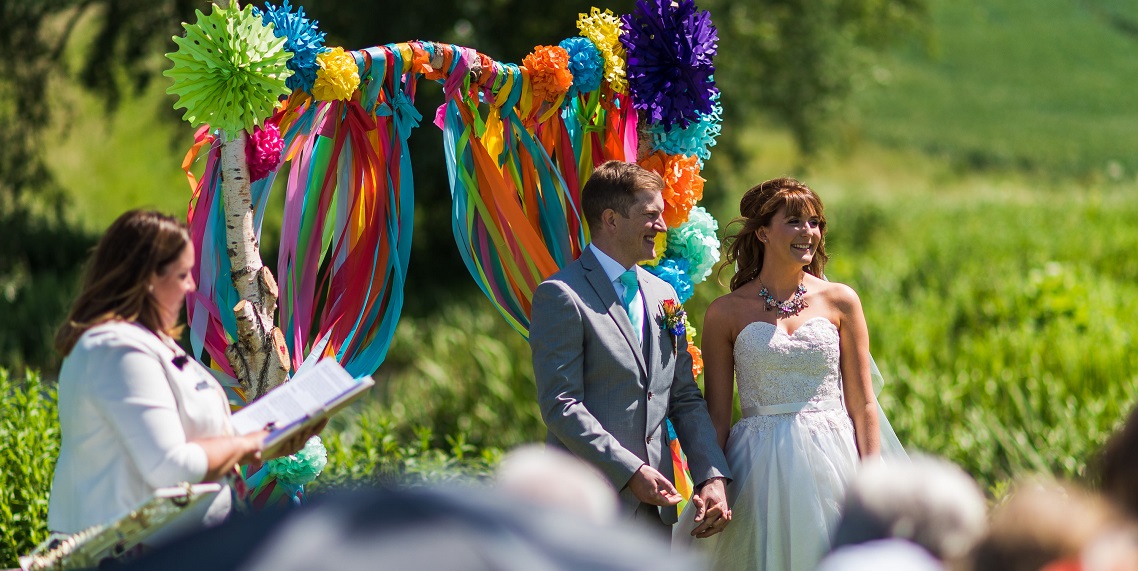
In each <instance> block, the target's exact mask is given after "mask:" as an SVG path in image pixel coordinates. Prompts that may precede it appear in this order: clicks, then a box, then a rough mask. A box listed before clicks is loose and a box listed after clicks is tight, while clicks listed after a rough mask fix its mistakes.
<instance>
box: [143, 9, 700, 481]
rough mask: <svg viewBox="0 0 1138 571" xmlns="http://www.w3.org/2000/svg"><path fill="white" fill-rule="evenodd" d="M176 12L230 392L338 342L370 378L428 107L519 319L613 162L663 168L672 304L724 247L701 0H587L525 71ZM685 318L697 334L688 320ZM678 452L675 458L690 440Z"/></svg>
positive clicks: (208, 281) (298, 24) (209, 335)
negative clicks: (709, 184)
mask: <svg viewBox="0 0 1138 571" xmlns="http://www.w3.org/2000/svg"><path fill="white" fill-rule="evenodd" d="M183 27H184V28H185V30H186V33H185V35H184V36H182V37H175V38H174V41H175V42H176V43H177V44H178V50H177V51H176V52H173V53H170V54H167V57H168V58H169V59H170V60H171V61H172V62H173V64H174V65H173V67H172V68H171V69H169V70H167V71H166V72H164V75H166V76H168V77H170V78H171V79H172V80H173V85H172V86H171V87H170V88H169V89H168V90H167V91H168V93H171V94H175V95H177V96H178V100H177V102H176V103H175V107H176V108H184V109H185V110H186V111H185V116H184V119H186V120H187V121H189V122H190V123H191V125H193V126H195V127H199V128H198V130H197V134H196V137H195V142H194V145H193V146H192V147H191V149H190V150H189V152H188V153H187V154H186V158H185V160H184V162H183V165H182V166H183V169H184V170H185V172H186V175H187V178H188V180H189V184H190V187H191V188H192V191H193V196H192V199H191V202H190V206H189V211H188V216H187V218H188V222H189V227H190V232H191V235H192V239H193V241H194V244H195V246H196V247H197V256H198V259H197V262H196V265H195V268H194V278H195V279H196V280H197V283H198V284H199V286H198V287H199V289H198V291H197V292H196V293H194V294H191V296H190V297H189V298H188V299H187V315H188V321H189V330H190V339H191V345H192V350H193V353H194V355H195V356H196V357H197V358H198V359H199V360H202V361H203V362H205V363H207V364H208V365H209V366H211V367H212V368H213V370H214V371H215V372H216V374H217V376H218V377H219V378H220V379H221V380H222V382H223V384H224V385H225V386H226V388H227V391H229V392H230V395H231V400H233V401H234V402H235V403H245V402H250V401H252V400H253V399H256V398H257V397H258V396H260V395H263V394H264V393H265V392H267V391H268V390H271V389H272V388H273V387H275V386H277V385H280V384H281V383H284V382H286V381H287V380H288V378H289V374H290V372H295V371H296V370H298V369H299V368H301V367H303V366H304V363H305V362H306V361H313V360H315V359H317V358H321V357H334V358H335V359H337V361H339V362H340V363H341V364H342V365H343V366H344V368H345V369H347V370H348V371H349V372H350V373H352V374H353V375H355V376H357V377H362V376H365V375H369V374H371V373H373V372H374V371H375V370H376V369H377V368H378V367H379V366H380V364H381V363H382V362H383V360H384V358H385V357H386V354H387V350H388V348H389V346H390V343H391V340H392V338H393V335H394V332H395V327H396V324H397V322H398V320H399V316H400V311H401V309H402V306H403V300H404V295H405V292H404V289H403V286H404V283H405V279H406V275H407V267H408V261H409V256H410V246H411V237H412V222H413V220H414V209H415V200H414V179H413V176H412V171H411V163H410V159H409V154H408V149H407V140H408V137H409V136H410V134H411V132H412V131H413V130H414V129H415V128H417V127H419V126H420V125H421V123H422V122H423V121H424V119H426V120H427V121H428V122H431V123H433V124H434V125H435V126H436V127H437V128H438V129H440V130H441V132H442V136H443V139H444V153H445V157H444V160H445V163H446V166H447V173H448V180H449V183H450V190H451V199H452V209H451V213H452V230H453V233H454V237H455V241H456V244H457V246H458V249H459V251H460V253H461V255H462V258H463V261H464V262H465V265H466V269H467V271H468V272H469V273H470V275H471V277H472V278H473V279H474V280H475V282H477V283H478V285H479V287H480V288H481V289H482V291H483V293H485V295H486V297H487V298H488V299H489V300H490V302H491V303H492V304H493V305H494V306H495V308H497V310H498V311H499V313H500V314H501V315H502V316H503V318H504V319H506V320H507V321H508V322H509V323H510V325H511V326H512V327H513V328H514V329H515V330H517V331H518V332H519V333H520V334H522V335H526V334H527V331H528V327H529V309H530V300H531V298H532V295H533V291H534V288H535V287H536V286H537V285H538V284H539V283H540V282H541V281H542V280H543V279H544V278H545V277H547V276H549V275H550V274H552V273H553V272H555V271H557V269H558V268H560V267H562V266H564V265H565V264H567V263H569V262H571V261H572V260H574V259H575V258H576V257H577V256H578V255H580V253H581V249H582V248H583V247H584V245H585V244H587V241H588V229H587V227H586V225H585V224H584V223H583V215H582V213H581V210H580V200H579V197H580V190H581V187H582V185H583V184H584V182H585V180H587V178H588V177H589V174H590V173H591V172H592V169H593V168H594V167H595V166H597V165H599V164H600V163H602V162H604V161H606V160H610V159H618V160H625V161H635V162H639V163H640V164H641V165H642V166H644V167H646V168H648V169H651V170H655V171H656V172H658V173H660V174H661V175H662V176H663V177H664V180H665V183H666V188H665V191H664V199H665V204H666V205H665V213H664V216H665V220H666V222H667V224H668V227H669V231H668V233H667V234H666V235H663V234H661V235H660V237H659V241H660V244H658V248H657V251H658V252H659V253H660V257H659V258H658V259H657V260H653V261H651V262H648V263H646V266H648V269H649V270H650V271H652V272H653V273H655V274H656V275H658V276H660V277H661V278H663V279H665V280H666V281H668V282H670V283H671V284H672V285H673V286H674V287H675V289H676V291H677V292H678V294H679V295H680V298H681V302H682V301H686V299H687V298H688V297H690V295H691V291H692V286H693V285H694V284H696V283H699V282H701V281H703V280H704V279H705V278H706V277H707V276H708V275H709V274H710V272H711V267H712V265H713V264H714V263H715V262H716V261H718V258H719V242H718V239H717V238H716V231H717V229H718V228H717V224H716V222H715V220H714V219H713V218H712V217H711V216H710V215H709V214H708V213H707V212H706V211H705V210H704V209H703V208H701V207H699V206H697V205H696V204H697V202H698V201H699V200H700V199H701V198H702V194H703V182H704V181H703V179H702V178H701V177H700V169H701V168H702V165H703V161H704V160H706V159H707V158H709V157H710V147H711V146H713V145H714V144H715V138H716V137H717V136H718V134H719V122H720V115H721V111H722V110H721V108H720V105H719V94H718V90H717V89H716V87H715V84H714V80H713V73H714V65H713V62H712V59H713V57H714V55H715V52H716V49H717V41H718V38H717V33H716V29H715V27H714V25H713V24H712V22H711V18H710V15H709V14H708V13H707V12H706V11H701V10H699V9H697V8H696V6H695V5H694V3H693V1H692V0H679V1H678V2H673V1H671V0H639V2H637V5H636V8H635V10H634V11H633V13H632V14H628V15H624V16H616V15H614V14H613V13H612V12H611V11H609V10H603V11H602V10H600V9H598V8H593V9H592V10H591V11H590V13H588V14H581V15H580V17H579V18H578V20H577V27H578V29H579V30H580V35H579V36H576V37H572V38H567V39H565V40H563V41H561V42H560V43H558V44H557V45H544V46H537V47H536V48H534V50H533V51H532V52H531V53H530V54H529V55H528V56H526V57H525V58H524V59H523V61H522V62H521V64H520V65H519V64H512V63H503V62H498V61H495V60H493V59H491V58H490V57H488V56H487V55H485V54H482V53H479V52H477V51H476V50H474V49H471V48H467V47H462V46H456V45H451V44H442V43H434V42H406V43H395V44H387V45H382V46H375V47H370V48H366V49H362V50H355V51H345V50H344V49H343V48H340V47H328V46H325V45H324V34H323V33H321V32H319V31H318V29H317V26H316V22H313V21H311V20H309V19H308V18H306V17H305V14H304V10H303V8H295V11H294V7H292V6H290V5H289V3H288V1H287V0H286V1H285V3H284V4H283V5H282V6H279V7H273V6H269V5H266V8H265V9H264V10H260V9H257V8H254V7H252V6H246V7H245V8H244V9H242V8H240V7H239V6H238V5H237V2H231V3H230V5H229V7H227V8H220V7H218V6H216V5H214V6H213V7H212V12H211V13H210V14H209V15H206V14H203V13H202V12H201V11H198V12H197V21H196V22H195V23H193V24H189V23H183ZM421 80H428V81H430V82H437V83H440V84H441V86H442V90H443V93H444V96H445V103H444V104H443V105H442V106H440V107H439V108H438V110H437V111H436V112H435V114H434V116H433V117H427V118H424V116H423V114H422V113H421V111H420V110H418V109H416V107H415V105H414V101H415V94H416V91H417V89H418V88H419V86H420V84H421ZM201 160H204V162H205V165H204V174H203V175H202V176H201V179H200V180H198V179H197V177H195V175H194V174H193V168H194V165H195V163H196V162H197V161H201ZM286 163H287V164H288V168H287V169H282V168H281V167H282V166H283V165H285V164H286ZM278 174H280V175H281V176H282V177H284V180H283V181H282V183H281V184H277V185H274V182H275V180H276V178H277V176H278ZM274 187H276V188H278V189H283V190H277V192H284V197H283V198H284V200H283V202H284V210H283V212H282V214H281V216H282V229H281V237H280V246H279V252H280V253H279V256H278V259H277V260H276V272H275V275H274V272H273V271H271V270H270V269H269V267H268V266H267V265H266V264H265V263H264V262H263V261H262V260H261V257H260V254H259V245H258V242H259V239H260V230H261V224H262V221H263V219H264V216H265V213H266V210H267V209H268V208H269V201H268V198H269V195H270V193H271V192H274V190H273V189H274ZM686 331H687V335H688V336H689V341H690V337H691V336H693V335H694V334H695V330H694V328H692V327H690V325H689V326H688V327H687V329H686ZM689 348H690V350H691V351H692V352H693V358H694V361H695V363H696V367H697V369H698V368H700V367H702V359H701V358H700V356H699V354H698V348H696V345H695V344H693V343H689ZM698 372H699V371H698V370H697V371H696V373H697V374H698ZM673 455H674V460H675V461H676V462H677V463H678V464H681V465H682V464H683V456H682V452H681V451H680V449H679V446H678V443H673ZM676 473H677V474H679V473H682V471H681V470H677V472H676ZM251 483H253V484H254V490H253V492H252V493H253V495H254V497H256V498H259V501H260V503H264V502H274V501H279V500H280V498H282V497H291V496H293V495H295V494H296V491H297V489H298V488H299V486H300V485H302V484H303V482H283V483H284V484H286V485H283V486H282V485H279V484H280V482H276V478H274V477H271V476H268V477H267V476H266V475H265V474H258V475H254V477H252V478H251ZM680 484H681V486H680V487H681V491H683V483H680ZM689 485H690V484H689ZM688 493H690V488H689V489H688V490H687V492H686V493H685V495H686V494H688Z"/></svg>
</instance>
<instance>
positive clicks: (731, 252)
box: [719, 177, 829, 291]
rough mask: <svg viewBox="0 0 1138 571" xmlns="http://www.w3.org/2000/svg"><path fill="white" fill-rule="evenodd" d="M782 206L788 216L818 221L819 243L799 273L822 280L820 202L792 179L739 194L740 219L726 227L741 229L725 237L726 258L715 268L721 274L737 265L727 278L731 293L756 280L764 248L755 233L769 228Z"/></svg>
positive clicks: (823, 244)
mask: <svg viewBox="0 0 1138 571" xmlns="http://www.w3.org/2000/svg"><path fill="white" fill-rule="evenodd" d="M784 206H785V207H786V214H787V215H788V216H798V217H812V216H817V217H818V229H819V230H821V232H822V241H821V242H819V243H818V249H817V251H815V252H814V258H813V259H812V260H811V261H810V263H809V264H808V265H806V266H803V267H802V269H803V270H805V271H806V272H807V273H809V274H812V275H815V276H818V277H821V276H822V270H823V268H825V266H826V261H827V260H829V256H827V255H826V216H825V215H824V214H823V213H822V199H821V198H818V195H817V194H816V193H815V192H814V191H813V190H810V187H808V186H806V185H805V184H803V183H801V182H798V181H797V180H794V179H793V178H786V177H784V178H776V179H772V180H768V181H766V182H764V183H762V184H760V185H758V186H755V187H752V188H751V189H750V190H748V191H747V192H746V193H745V194H743V198H742V199H740V200H739V214H740V216H739V217H737V218H735V219H734V220H732V221H731V223H730V224H729V226H733V225H736V224H738V225H740V226H741V227H740V228H739V231H738V232H736V233H734V234H730V235H728V236H727V239H726V240H725V242H726V243H727V255H726V256H725V259H724V264H723V265H722V266H720V267H719V270H720V271H723V268H725V267H727V266H729V265H732V264H736V263H737V265H738V266H737V269H736V271H735V275H734V276H732V278H731V291H735V290H737V289H739V288H740V287H741V286H742V285H743V284H745V283H747V282H749V281H751V280H753V279H755V278H756V277H758V276H759V271H760V270H762V269H763V255H764V254H765V249H764V246H765V244H763V243H762V242H760V241H759V238H758V236H756V235H755V232H756V231H757V230H758V229H759V228H763V227H766V226H770V223H771V219H772V218H774V215H775V214H776V213H777V212H778V209H780V208H782V207H784Z"/></svg>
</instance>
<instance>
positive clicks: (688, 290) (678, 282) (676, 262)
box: [644, 258, 695, 303]
mask: <svg viewBox="0 0 1138 571" xmlns="http://www.w3.org/2000/svg"><path fill="white" fill-rule="evenodd" d="M644 269H646V270H648V271H650V272H652V273H653V274H655V275H656V277H658V278H660V279H662V280H664V281H666V282H668V283H669V284H671V285H672V288H673V289H675V290H676V295H678V296H680V303H685V302H687V300H689V299H691V295H692V294H693V293H695V286H694V285H692V280H691V277H689V276H688V261H687V260H685V259H683V258H664V259H663V260H661V261H660V263H659V264H656V265H655V266H645V267H644Z"/></svg>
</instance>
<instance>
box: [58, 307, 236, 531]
mask: <svg viewBox="0 0 1138 571" xmlns="http://www.w3.org/2000/svg"><path fill="white" fill-rule="evenodd" d="M59 424H60V429H61V430H62V432H63V443H62V445H61V447H60V450H59V462H58V463H57V464H56V466H55V478H54V480H53V482H52V486H51V503H50V505H49V508H48V517H47V520H48V528H49V529H50V530H52V531H57V532H62V533H75V532H77V531H81V530H83V529H86V528H88V527H90V526H92V525H96V524H105V523H110V522H112V521H114V520H116V519H118V518H121V517H122V516H124V515H127V514H128V513H130V511H131V509H132V508H135V507H137V506H138V505H139V504H141V503H142V502H144V501H145V500H147V499H148V498H149V497H150V496H151V494H153V493H154V490H155V489H157V488H161V487H165V486H173V485H175V484H178V483H181V482H190V483H198V482H201V481H202V478H204V477H205V473H206V467H207V459H206V454H205V450H203V449H202V447H201V446H199V445H197V444H195V443H193V442H190V440H194V439H200V438H209V437H214V436H224V435H227V434H230V432H231V429H230V424H229V404H228V401H227V399H226V397H225V392H224V390H223V389H222V388H221V385H220V384H219V383H218V382H217V380H216V379H214V378H213V376H212V375H211V374H210V373H209V371H207V370H205V368H203V367H202V366H201V365H199V364H198V363H197V362H196V361H194V360H193V359H189V358H187V357H186V356H185V354H184V353H183V352H182V350H181V349H179V348H177V345H176V344H175V343H174V342H173V341H172V340H170V339H169V338H166V339H165V340H163V339H160V338H159V337H158V336H156V335H154V334H153V333H151V332H150V331H149V330H147V329H145V328H144V327H142V326H141V325H138V324H135V323H126V322H110V323H105V324H102V325H98V326H96V327H92V328H91V329H89V330H87V331H86V332H85V333H84V334H83V336H82V337H80V338H79V341H78V343H76V345H75V348H74V349H72V350H71V353H70V354H69V355H67V357H66V358H65V359H64V360H63V368H62V370H61V371H60V373H59ZM230 504H231V498H230V490H229V488H228V487H227V486H226V487H223V488H222V490H221V492H220V493H218V494H217V496H216V497H215V498H214V499H213V500H212V501H206V502H203V503H202V504H199V506H196V507H195V508H194V510H193V511H194V513H186V514H183V515H181V516H179V518H178V521H177V522H175V523H174V524H172V525H170V526H168V527H167V528H164V529H163V531H162V533H161V534H160V535H159V536H156V537H155V538H153V539H152V540H150V541H147V543H150V544H154V543H160V542H161V540H162V537H163V536H166V537H168V536H170V535H173V534H176V533H178V532H180V531H181V530H184V529H187V528H191V529H192V528H193V527H197V526H201V525H202V524H205V525H211V524H215V523H219V522H220V521H221V520H223V519H224V518H225V516H226V515H227V514H228V513H229V509H230Z"/></svg>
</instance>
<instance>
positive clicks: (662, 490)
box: [628, 464, 683, 506]
mask: <svg viewBox="0 0 1138 571" xmlns="http://www.w3.org/2000/svg"><path fill="white" fill-rule="evenodd" d="M628 489H630V490H632V495H634V496H636V499H638V500H640V501H642V502H644V503H646V504H651V505H654V506H674V505H676V504H678V503H680V500H682V499H683V496H681V495H680V493H679V492H677V491H676V487H675V486H673V485H672V483H671V482H669V481H668V479H667V478H665V477H664V475H663V474H661V473H660V472H659V471H658V470H656V469H655V468H653V467H651V466H649V465H647V464H644V465H643V466H641V467H640V469H639V470H637V471H636V473H635V474H633V475H632V479H631V480H629V481H628Z"/></svg>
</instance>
